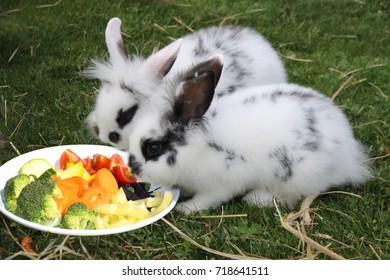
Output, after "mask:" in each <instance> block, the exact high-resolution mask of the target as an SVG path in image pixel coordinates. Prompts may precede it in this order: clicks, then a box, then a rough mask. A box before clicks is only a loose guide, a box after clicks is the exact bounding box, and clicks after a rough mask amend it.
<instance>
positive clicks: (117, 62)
mask: <svg viewBox="0 0 390 280" xmlns="http://www.w3.org/2000/svg"><path fill="white" fill-rule="evenodd" d="M120 27H121V21H120V19H118V18H113V19H111V20H110V21H109V22H108V24H107V27H106V32H105V37H106V44H107V48H108V52H109V61H108V62H98V61H94V63H93V65H92V66H91V67H90V68H89V69H87V71H86V74H87V75H88V76H90V77H92V78H97V79H99V80H100V81H101V88H100V90H99V93H98V95H97V97H96V103H95V106H94V110H93V111H92V112H91V113H90V114H89V116H88V117H87V120H86V121H87V124H88V126H89V128H90V129H91V131H92V132H93V133H94V134H95V135H96V136H97V137H98V138H99V139H100V140H101V141H102V142H105V143H109V144H111V145H113V146H115V147H117V148H119V149H123V150H126V149H127V148H128V136H129V133H128V131H129V129H130V126H131V125H132V123H133V118H134V115H135V114H136V113H137V111H138V110H139V109H140V108H141V107H142V104H143V102H144V100H145V99H148V98H150V97H153V96H164V95H165V84H166V83H169V81H170V80H171V79H172V78H174V77H176V75H177V73H179V72H181V71H185V70H187V69H188V68H189V67H191V66H193V65H195V64H197V63H199V62H201V61H204V60H206V59H207V58H209V57H211V56H212V55H215V54H217V53H221V54H223V55H224V57H225V67H224V69H223V76H222V77H221V80H220V82H219V83H218V86H217V88H216V96H217V97H218V98H222V97H226V96H230V95H231V94H233V93H234V92H236V91H237V90H238V89H240V88H243V87H248V86H253V85H260V84H270V83H283V82H286V81H287V77H286V73H285V69H284V66H283V63H282V61H281V59H280V58H279V56H278V54H277V52H276V51H275V50H274V49H273V48H272V46H271V45H270V44H269V43H268V42H267V41H266V40H265V39H264V38H263V37H262V36H261V35H260V34H258V33H257V32H255V31H254V30H252V29H249V28H244V27H238V26H224V27H210V28H206V29H201V30H199V31H196V32H194V33H192V34H189V35H187V36H185V37H183V38H181V39H178V40H176V41H174V42H173V43H171V44H170V45H168V46H166V47H165V48H163V49H161V50H160V51H158V52H156V53H154V54H152V55H150V56H149V57H148V58H146V59H145V58H143V57H140V56H133V57H129V56H128V54H127V52H126V49H125V46H124V44H123V40H122V36H121V31H120Z"/></svg>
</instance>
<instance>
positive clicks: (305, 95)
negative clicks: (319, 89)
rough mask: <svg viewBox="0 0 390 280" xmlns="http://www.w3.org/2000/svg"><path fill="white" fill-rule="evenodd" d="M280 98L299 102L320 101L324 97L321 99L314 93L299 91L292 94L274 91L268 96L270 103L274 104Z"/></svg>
mask: <svg viewBox="0 0 390 280" xmlns="http://www.w3.org/2000/svg"><path fill="white" fill-rule="evenodd" d="M281 97H283V98H284V97H287V98H294V99H298V100H299V101H308V100H310V99H319V100H322V99H324V98H325V97H322V96H320V95H318V94H316V93H313V92H309V91H307V92H300V91H292V92H283V91H275V92H273V93H272V94H271V95H270V98H271V101H272V102H274V103H276V102H277V101H278V100H279V98H281Z"/></svg>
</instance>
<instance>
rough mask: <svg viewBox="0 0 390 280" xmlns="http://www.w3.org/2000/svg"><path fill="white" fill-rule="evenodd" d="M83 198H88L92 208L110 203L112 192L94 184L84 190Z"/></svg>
mask: <svg viewBox="0 0 390 280" xmlns="http://www.w3.org/2000/svg"><path fill="white" fill-rule="evenodd" d="M82 198H84V199H85V200H87V201H88V202H89V203H90V205H91V208H93V207H94V206H96V205H99V204H103V203H108V202H109V201H110V193H109V192H108V191H107V190H106V189H103V188H101V187H98V186H92V187H90V188H89V189H88V190H86V191H85V192H84V194H83V196H82Z"/></svg>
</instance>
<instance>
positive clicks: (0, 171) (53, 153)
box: [0, 145, 180, 236]
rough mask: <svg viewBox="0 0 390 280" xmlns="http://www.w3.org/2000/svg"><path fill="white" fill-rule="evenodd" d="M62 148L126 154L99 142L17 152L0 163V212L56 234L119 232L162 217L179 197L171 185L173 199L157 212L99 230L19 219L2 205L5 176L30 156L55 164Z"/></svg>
mask: <svg viewBox="0 0 390 280" xmlns="http://www.w3.org/2000/svg"><path fill="white" fill-rule="evenodd" d="M65 149H71V150H72V151H73V152H75V153H76V154H77V155H78V156H80V157H81V158H85V157H87V156H90V157H92V156H93V155H94V154H96V153H99V154H102V155H105V156H107V157H110V156H111V155H112V154H114V153H118V154H119V155H120V156H121V157H122V158H123V160H124V161H125V162H126V161H127V158H128V154H127V153H125V152H123V151H119V150H117V149H115V148H113V147H109V146H100V145H67V146H56V147H50V148H45V149H40V150H36V151H32V152H29V153H26V154H23V155H20V156H18V157H16V158H14V159H12V160H10V161H8V162H6V163H5V164H3V165H2V166H0V196H1V199H0V212H1V213H3V214H4V215H5V216H7V217H8V218H10V219H11V220H13V221H15V222H17V223H19V224H22V225H24V226H27V227H30V228H33V229H37V230H41V231H46V232H50V233H57V234H63V235H78V236H96V235H108V234H115V233H121V232H126V231H131V230H135V229H138V228H141V227H144V226H146V225H149V224H151V223H153V222H155V221H157V220H159V219H161V218H162V217H164V216H165V215H166V214H168V213H169V212H170V211H171V210H172V209H173V207H175V205H176V203H177V200H178V199H179V193H180V191H179V190H178V189H171V190H170V191H171V192H172V194H173V200H172V202H171V204H170V205H169V206H168V207H167V208H166V209H165V210H164V211H162V212H161V213H160V214H158V215H156V216H154V217H151V218H149V219H146V220H143V221H141V222H138V223H136V224H133V225H128V226H124V227H118V228H112V229H101V230H71V229H63V228H56V227H49V226H44V225H40V224H36V223H33V222H30V221H27V220H25V219H22V218H20V217H18V216H16V215H14V214H12V213H11V212H9V211H8V210H7V209H5V205H4V192H3V189H4V186H5V183H6V182H7V180H8V179H9V178H11V177H13V176H16V175H17V173H18V171H19V169H20V167H21V166H22V165H23V164H24V163H26V162H27V161H29V160H31V159H33V158H44V159H46V160H47V161H48V162H50V163H51V164H53V165H54V166H55V167H58V166H59V158H60V156H61V154H62V152H63V151H64V150H65ZM156 188H160V190H161V192H162V193H164V191H165V188H164V187H162V186H153V185H152V187H151V189H156Z"/></svg>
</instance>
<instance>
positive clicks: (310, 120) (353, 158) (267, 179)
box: [129, 55, 370, 214]
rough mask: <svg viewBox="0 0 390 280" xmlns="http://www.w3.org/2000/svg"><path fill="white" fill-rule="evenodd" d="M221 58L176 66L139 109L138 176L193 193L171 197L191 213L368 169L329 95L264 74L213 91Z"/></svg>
mask: <svg viewBox="0 0 390 280" xmlns="http://www.w3.org/2000/svg"><path fill="white" fill-rule="evenodd" d="M222 60H223V58H222V56H221V55H217V56H214V57H213V58H211V59H210V60H208V61H206V62H203V63H200V64H198V65H196V66H194V67H193V68H191V69H189V70H188V71H187V72H183V73H181V74H177V77H176V78H173V79H172V82H171V83H170V84H169V85H167V86H166V94H165V95H164V96H155V97H154V98H150V99H148V100H147V102H148V106H145V107H144V108H145V109H146V108H147V110H146V111H144V110H143V108H142V107H141V108H140V109H139V112H138V113H137V115H136V116H135V117H134V118H135V119H134V124H135V125H134V126H133V127H132V129H131V131H130V134H129V135H130V136H129V143H130V144H129V153H130V156H129V165H130V167H131V168H132V171H133V173H135V174H136V175H137V176H138V177H139V178H140V180H146V181H150V182H152V183H153V184H157V185H164V186H168V187H169V186H177V187H179V188H180V189H181V190H182V191H183V193H186V194H187V195H190V196H192V197H191V198H190V199H188V200H187V201H184V202H183V203H181V204H180V205H178V206H177V207H178V209H179V210H180V211H182V212H184V213H187V214H189V213H191V212H193V211H196V210H203V209H207V208H209V207H214V208H215V207H218V206H220V205H221V204H223V203H224V202H227V201H229V200H231V199H233V198H235V197H237V196H241V197H243V199H244V200H245V201H247V202H248V203H250V204H253V205H257V206H270V205H272V203H273V199H276V200H277V201H279V202H281V203H284V204H285V205H286V206H287V207H290V208H292V207H294V206H295V205H296V203H297V202H298V201H299V200H300V199H301V198H302V197H303V196H307V195H318V194H320V193H321V192H323V191H326V190H328V189H329V188H332V187H336V188H341V187H343V186H345V185H348V184H352V185H359V184H362V183H364V182H365V181H366V180H367V179H368V178H369V176H370V167H369V165H368V161H367V157H366V154H365V151H364V148H363V146H362V145H361V144H360V143H359V142H358V141H357V140H356V139H355V138H354V136H353V132H352V129H351V126H350V124H349V122H348V120H347V118H346V116H345V115H344V114H343V112H342V111H341V110H340V109H339V108H338V107H337V106H336V105H335V104H333V102H332V101H331V100H330V99H329V98H328V97H326V96H325V95H323V94H320V93H318V92H316V91H315V90H313V89H310V88H306V87H302V86H298V85H293V84H272V85H263V86H252V87H246V88H240V89H237V92H236V93H235V94H233V95H231V96H230V97H229V98H221V99H218V97H217V96H216V94H217V91H216V89H215V85H216V84H217V83H218V80H219V78H220V77H221V79H222V75H221V71H222V68H223V66H222ZM222 72H223V71H222ZM217 99H218V102H216V100H217Z"/></svg>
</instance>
